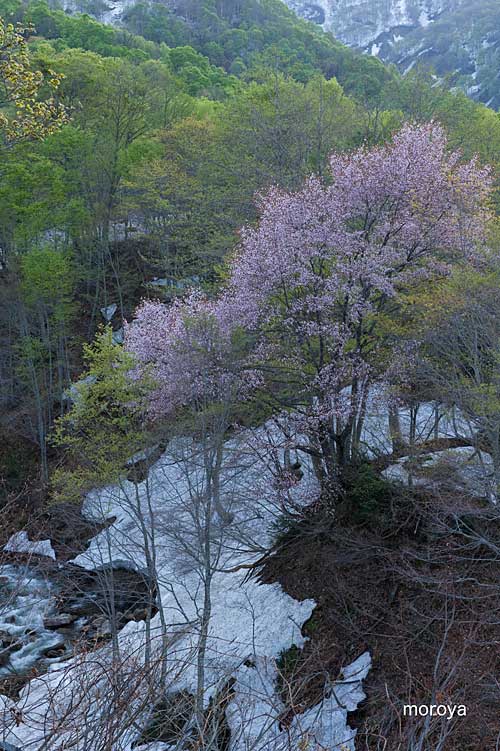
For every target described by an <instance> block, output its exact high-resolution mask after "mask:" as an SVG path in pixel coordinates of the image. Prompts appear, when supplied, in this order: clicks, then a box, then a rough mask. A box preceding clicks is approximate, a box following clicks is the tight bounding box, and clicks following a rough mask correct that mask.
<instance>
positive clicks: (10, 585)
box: [0, 565, 65, 677]
mask: <svg viewBox="0 0 500 751" xmlns="http://www.w3.org/2000/svg"><path fill="white" fill-rule="evenodd" d="M56 592H57V589H56V587H55V585H54V584H53V583H51V582H50V581H49V580H47V579H46V578H44V577H43V575H41V574H40V573H38V572H35V571H34V570H33V569H32V568H30V567H29V566H13V565H7V566H0V641H2V642H3V649H4V650H5V649H7V650H8V651H7V652H5V651H2V649H0V676H2V677H3V676H6V675H9V674H18V675H24V674H26V673H27V672H29V671H30V670H31V668H33V667H34V666H35V665H36V663H37V662H39V661H40V660H42V659H43V660H46V659H47V657H46V655H45V652H46V651H47V650H48V649H50V648H54V647H58V646H60V645H64V643H65V639H64V636H63V635H62V634H60V633H58V632H57V631H51V630H49V629H46V628H45V627H44V618H47V617H48V616H51V615H52V614H54V613H55V595H56ZM53 659H54V658H53Z"/></svg>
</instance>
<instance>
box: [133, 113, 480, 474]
mask: <svg viewBox="0 0 500 751" xmlns="http://www.w3.org/2000/svg"><path fill="white" fill-rule="evenodd" d="M330 168H331V178H332V179H331V182H330V183H328V184H325V183H323V182H322V181H321V180H319V179H318V178H316V177H311V178H309V179H308V180H307V181H306V183H305V185H304V187H303V188H302V189H301V190H300V191H298V192H296V193H288V192H286V191H283V190H281V189H279V188H277V187H275V188H273V189H272V190H270V191H269V192H268V193H267V194H266V195H264V196H260V198H259V206H260V220H259V223H258V225H257V226H251V227H244V228H243V229H242V231H241V244H240V247H239V248H238V250H237V252H236V254H235V256H234V258H233V259H232V261H231V264H230V275H229V281H228V283H227V285H226V287H225V289H223V290H222V292H221V294H220V296H219V298H218V299H216V300H213V301H210V300H207V299H206V298H205V297H204V296H202V295H201V294H200V293H192V294H191V295H190V296H189V297H188V298H187V299H186V300H185V301H183V302H175V303H174V304H173V305H172V306H171V307H168V308H167V307H165V306H163V305H162V304H160V303H157V302H146V303H144V304H143V305H142V306H141V307H140V308H139V310H138V311H137V317H136V320H135V321H134V322H133V324H132V325H131V326H129V327H128V328H127V334H126V344H127V346H128V348H129V349H130V350H131V351H132V352H134V353H135V355H136V356H137V358H138V361H139V363H140V364H141V365H149V366H150V367H151V368H152V372H153V375H154V376H155V378H156V380H157V382H158V384H159V386H158V391H157V394H156V402H155V406H154V409H155V412H156V413H157V414H168V413H169V412H171V411H172V410H174V409H175V408H176V407H178V406H179V405H182V404H186V403H188V402H189V401H190V400H194V399H196V398H199V396H200V395H201V394H202V393H203V394H205V396H206V395H207V394H209V395H210V394H212V395H213V396H214V398H216V395H217V393H219V392H220V390H221V389H224V388H227V386H228V383H230V384H231V388H233V389H236V391H235V393H236V392H238V393H239V395H240V396H241V395H243V394H244V393H246V394H248V392H249V390H251V389H252V388H253V387H255V386H256V385H257V384H258V385H261V383H262V381H261V380H259V377H258V374H257V371H258V370H259V368H260V371H261V372H262V373H263V374H265V378H266V379H267V382H268V383H269V381H273V386H272V388H271V392H272V395H273V398H276V403H277V409H280V408H283V407H284V408H285V409H289V408H293V409H295V410H298V413H297V414H300V415H301V418H302V421H303V427H304V429H305V431H306V432H307V429H308V427H309V432H310V434H311V436H312V439H311V440H312V441H313V442H315V444H316V446H317V447H318V452H319V454H321V452H323V453H324V452H330V454H331V455H330V456H329V457H325V456H324V457H323V459H324V465H325V467H324V469H325V472H326V473H327V474H328V473H330V474H331V467H332V466H335V464H337V465H338V463H339V462H340V461H342V462H345V461H348V460H349V457H351V456H352V455H353V452H354V451H355V450H356V449H355V447H356V440H359V435H360V426H359V421H360V420H362V419H363V415H364V400H365V398H366V394H367V390H368V387H369V384H370V380H371V379H373V378H374V377H379V378H380V377H382V376H383V373H382V372H381V370H380V363H379V362H378V360H377V356H376V355H377V352H378V349H379V347H380V345H381V337H382V334H381V333H380V330H379V327H378V325H377V321H378V318H377V317H378V316H379V315H380V314H382V313H384V312H385V311H386V310H387V308H388V304H389V303H391V305H392V307H393V308H394V303H397V298H398V295H399V294H401V292H402V291H404V290H405V289H408V288H409V287H410V286H411V285H412V284H413V283H416V282H418V283H421V282H422V280H425V279H429V278H433V277H436V276H437V275H442V274H446V273H448V271H449V270H450V268H451V265H452V264H454V263H463V264H467V263H470V262H471V260H472V259H474V258H477V257H480V256H481V253H482V251H483V248H484V243H485V230H486V225H487V221H488V219H489V213H488V209H487V200H488V197H489V195H490V191H491V178H490V174H489V171H488V170H487V169H483V168H480V167H479V166H478V165H477V163H476V162H475V161H472V162H469V163H467V164H461V163H460V155H459V154H458V153H452V154H450V153H448V152H447V143H446V136H445V134H444V131H443V130H442V128H441V127H440V126H438V125H436V124H433V123H431V124H428V125H421V126H413V125H406V126H404V127H403V129H402V130H401V131H400V132H399V133H397V134H396V135H395V137H394V139H393V141H392V142H391V143H389V144H387V145H384V146H381V147H377V148H374V149H371V150H368V149H365V148H363V149H359V150H358V151H356V152H354V153H352V154H347V155H345V154H333V155H332V157H331V159H330ZM237 329H241V330H244V331H246V332H248V333H250V332H251V333H252V343H253V357H252V358H251V359H250V360H247V361H246V362H247V366H248V363H252V368H253V370H252V369H250V368H249V370H248V371H247V370H246V369H245V367H244V366H243V367H242V360H241V359H239V361H238V363H239V364H238V368H237V369H236V370H235V369H234V368H233V367H232V366H231V364H230V363H234V351H233V350H232V346H233V335H234V332H235V331H236V330H237ZM259 361H260V362H259ZM243 373H248V375H246V376H245V377H243V375H242V374H243ZM270 374H274V375H271V376H270ZM263 377H264V376H263ZM276 383H278V384H279V385H278V386H277V385H276ZM308 421H309V422H308ZM314 436H316V437H315V438H314ZM335 452H337V453H338V456H335ZM340 456H341V457H342V458H341V459H340V458H339V457H340ZM318 461H319V460H318ZM329 482H330V484H331V482H332V477H330V479H329Z"/></svg>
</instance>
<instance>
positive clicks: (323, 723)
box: [227, 652, 371, 751]
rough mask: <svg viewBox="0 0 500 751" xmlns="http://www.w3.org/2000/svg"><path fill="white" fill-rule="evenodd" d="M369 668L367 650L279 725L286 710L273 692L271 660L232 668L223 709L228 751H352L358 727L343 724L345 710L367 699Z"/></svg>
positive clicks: (275, 671) (275, 677)
mask: <svg viewBox="0 0 500 751" xmlns="http://www.w3.org/2000/svg"><path fill="white" fill-rule="evenodd" d="M370 667H371V658H370V654H369V653H368V652H365V653H364V654H362V655H361V656H360V657H358V659H357V660H355V661H354V662H353V663H352V664H351V665H349V666H347V667H346V668H344V669H343V670H342V675H343V679H342V680H339V681H335V682H334V683H333V684H332V685H331V686H330V689H329V690H327V696H326V697H325V699H324V700H323V701H322V702H321V703H320V704H318V705H317V706H315V707H312V708H311V709H308V710H307V711H305V712H304V713H303V714H298V715H296V716H295V717H294V719H293V720H292V722H291V723H290V725H289V727H287V728H285V727H284V726H282V725H281V724H280V715H282V714H284V713H285V711H286V708H285V706H284V704H283V703H282V700H281V699H280V697H279V696H278V694H277V693H276V679H277V670H276V665H275V663H274V662H270V661H268V660H259V661H258V662H256V663H255V664H254V665H249V666H242V667H241V668H240V669H239V670H238V671H237V672H236V684H235V693H236V696H235V698H234V699H233V701H232V702H231V703H230V705H229V708H228V712H227V718H228V721H229V726H230V728H231V745H230V751H248V749H255V750H257V749H262V751H264V749H266V751H289V749H293V750H294V751H298V749H316V748H318V749H322V750H324V751H338V749H340V748H342V749H343V751H354V748H355V747H354V738H355V735H356V731H355V730H353V729H352V728H350V727H349V725H348V724H347V714H348V712H352V711H354V710H355V709H356V708H357V706H358V705H359V703H360V702H361V701H363V699H364V698H365V694H364V692H363V689H362V681H363V680H364V679H365V678H366V676H367V675H368V672H369V670H370ZM284 724H285V723H283V725H284Z"/></svg>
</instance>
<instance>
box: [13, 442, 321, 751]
mask: <svg viewBox="0 0 500 751" xmlns="http://www.w3.org/2000/svg"><path fill="white" fill-rule="evenodd" d="M254 438H255V435H254V434H253V435H252V439H254ZM260 438H262V440H263V437H260ZM259 440H260V439H259ZM226 449H227V451H226V458H225V463H224V467H223V472H222V477H221V483H220V498H221V503H222V504H223V505H224V507H225V509H226V511H227V513H228V514H230V515H231V521H226V522H223V521H222V520H221V518H219V516H218V515H217V514H215V513H214V515H213V520H212V521H213V524H212V529H211V532H210V534H211V550H212V553H211V555H212V556H213V558H212V562H213V565H214V571H213V576H212V581H211V587H210V591H211V617H210V624H209V629H208V637H207V645H206V658H205V679H204V687H205V703H206V704H208V701H209V699H210V697H211V696H213V695H214V694H215V693H216V692H217V691H218V690H219V689H220V687H221V685H224V684H225V683H227V680H228V679H229V678H230V677H231V676H233V675H234V674H235V672H236V671H237V670H238V669H239V668H240V667H241V665H242V664H243V663H244V662H245V661H246V660H247V659H251V660H252V661H256V662H262V661H272V660H273V659H275V658H276V657H278V655H279V654H280V653H281V652H282V651H283V650H285V649H288V648H289V647H290V646H291V645H292V644H295V645H297V646H299V647H301V646H302V645H303V644H304V642H305V638H304V637H303V636H302V633H301V626H302V624H303V623H304V622H305V621H306V620H308V618H309V617H310V616H311V614H312V611H313V609H314V607H315V603H314V602H313V601H312V600H305V601H303V602H297V601H296V600H294V599H293V598H292V597H290V596H289V595H287V594H286V593H285V592H283V590H282V589H281V587H280V586H279V584H276V583H274V584H260V583H258V581H257V580H256V579H255V578H248V577H247V575H248V573H249V568H248V566H249V565H251V564H252V563H254V562H255V561H256V560H258V559H259V558H260V557H261V556H262V554H263V553H264V552H265V551H266V549H267V547H268V545H269V542H270V540H271V539H272V538H273V537H274V535H275V529H274V526H273V525H275V523H276V521H277V519H278V518H279V515H280V512H281V507H280V504H279V502H278V500H277V497H276V492H275V489H274V479H275V478H274V477H273V474H272V471H271V470H270V467H272V466H273V463H272V461H271V460H270V457H269V456H268V455H267V456H266V455H265V449H264V450H263V452H261V453H260V454H259V453H256V452H255V451H254V450H253V449H251V448H250V447H249V444H248V442H246V441H245V439H244V438H240V439H238V440H235V441H232V442H230V443H228V444H227V446H226ZM192 454H193V445H192V444H190V443H189V442H186V441H183V440H178V441H173V442H172V443H171V444H170V446H169V449H168V451H166V452H165V454H163V456H162V457H161V458H160V459H159V460H158V461H157V462H156V463H155V464H154V465H153V467H152V468H151V470H150V473H149V477H148V478H147V479H146V480H145V481H144V482H143V483H141V484H139V485H137V486H136V485H134V484H133V483H130V482H128V481H126V480H124V481H123V482H122V483H121V485H120V486H115V487H108V488H104V489H102V490H99V491H94V492H93V493H91V494H90V495H89V496H88V498H87V500H86V503H85V506H84V513H85V515H86V516H87V517H88V518H91V519H94V520H100V521H103V520H105V519H108V518H109V517H110V516H116V520H115V521H114V522H113V523H112V524H111V525H110V526H108V527H107V528H106V529H105V530H103V531H102V532H101V533H100V534H98V535H97V536H96V537H95V538H93V540H92V541H91V544H90V546H89V548H88V550H87V551H85V553H83V554H81V555H79V556H78V557H77V558H76V559H75V561H74V562H75V563H76V564H78V565H81V566H83V567H85V568H88V569H95V568H98V567H99V566H101V565H102V564H104V563H108V562H112V563H115V564H118V563H119V564H120V565H121V566H122V565H124V564H125V565H130V566H133V567H134V568H136V569H145V568H146V567H147V562H148V553H150V552H151V550H152V549H153V548H154V553H155V557H156V569H157V576H158V584H159V597H160V600H161V609H162V613H163V617H164V619H165V621H166V623H167V625H168V628H167V636H168V651H167V664H168V677H167V684H168V689H169V690H170V691H176V690H179V689H186V690H188V691H190V692H194V691H195V689H196V680H197V661H196V655H197V649H198V645H199V639H200V614H201V613H202V612H203V606H204V601H203V594H204V587H203V562H202V561H200V560H199V559H197V557H196V555H194V557H193V554H192V553H193V550H194V549H195V548H196V545H197V544H198V543H197V539H198V538H197V532H196V525H195V522H196V514H193V509H194V510H197V509H198V510H199V508H200V499H203V496H204V492H205V487H204V473H203V456H202V455H201V456H199V457H196V456H195V457H194V458H193V456H192ZM304 469H305V476H304V478H303V479H302V480H301V482H300V483H299V485H298V486H297V487H296V488H294V490H293V493H294V501H295V502H296V503H298V504H300V503H301V500H302V499H304V500H305V499H306V498H308V496H309V493H310V491H311V489H312V486H314V485H315V480H314V478H313V477H312V475H311V473H310V472H309V470H308V468H307V466H306V464H304ZM193 524H194V525H195V526H194V527H193ZM153 543H154V544H153ZM193 546H194V548H193ZM160 627H161V619H160V614H158V615H157V616H156V617H155V618H154V619H153V620H152V622H151V624H150V635H151V637H152V641H153V647H152V651H153V654H156V653H157V651H158V650H159V649H160V631H161V628H160ZM147 638H148V632H147V624H146V623H145V622H143V621H142V622H135V621H131V622H129V623H128V624H127V625H126V626H125V627H124V628H123V629H122V630H121V631H120V633H119V636H118V640H119V648H120V652H121V654H123V655H129V656H131V665H130V668H127V669H130V675H131V676H132V680H135V679H136V677H137V676H138V675H140V669H137V667H136V664H137V665H140V664H141V659H142V658H143V656H144V654H145V650H144V646H145V643H146V640H147ZM111 656H112V653H111V648H110V647H108V646H105V647H101V648H100V649H99V650H96V651H95V652H92V653H90V654H89V655H88V657H87V658H79V661H78V660H77V659H76V658H75V659H74V660H72V661H68V662H66V663H65V664H64V665H59V666H54V669H51V670H50V671H49V672H48V673H47V674H46V675H44V676H42V677H41V678H38V679H36V680H32V681H31V682H30V683H29V684H28V685H27V686H26V687H25V688H24V689H23V690H22V692H21V695H20V698H19V701H18V702H12V701H10V700H8V699H6V698H3V699H2V701H3V710H4V717H5V718H7V719H10V718H11V717H12V712H18V713H19V712H20V715H19V716H20V717H22V719H21V721H20V722H19V723H18V724H16V723H14V722H10V723H9V725H8V728H9V732H8V733H7V735H6V737H5V740H6V741H9V742H11V743H13V744H14V745H18V746H21V747H23V748H25V747H26V748H28V745H27V744H28V743H29V748H30V751H36V750H37V749H38V748H40V747H41V746H42V745H43V741H44V738H45V737H46V734H47V728H49V727H51V723H52V727H53V728H55V730H54V732H55V735H54V742H53V745H50V744H49V746H48V749H49V750H50V751H52V749H53V748H54V749H55V748H59V747H60V746H61V745H64V743H67V744H68V745H71V747H72V748H73V749H74V751H87V749H88V748H91V747H92V748H93V746H90V742H89V740H88V736H89V734H90V733H91V732H92V727H93V725H94V724H95V723H96V720H97V718H98V715H99V712H100V711H101V710H100V709H99V707H101V706H102V702H103V701H105V700H106V698H107V696H108V695H111V691H110V689H109V684H107V683H106V680H107V676H104V675H103V678H102V680H96V679H93V678H92V674H93V673H92V671H94V674H95V671H96V670H97V669H98V668H97V666H105V665H107V664H110V661H111ZM82 660H83V662H82ZM134 660H135V661H136V664H134ZM104 672H105V671H103V673H104ZM130 683H131V681H130V682H129V683H128V684H126V685H129V684H130ZM141 690H142V689H141ZM75 692H76V694H77V695H78V697H79V698H78V701H77V700H76V699H75ZM72 693H73V696H72ZM140 693H141V691H139V694H140ZM142 693H144V692H143V691H142ZM137 701H138V699H137V696H136V695H134V697H132V698H131V700H130V701H129V702H124V704H125V705H127V710H129V709H130V707H132V706H133V705H134V702H137ZM71 703H73V705H75V706H77V707H78V710H77V711H78V712H79V713H80V714H79V717H78V719H77V720H76V721H74V720H73V721H72V722H71V723H69V722H68V723H67V725H65V723H64V721H63V722H61V718H64V715H65V713H66V712H67V709H68V707H69V706H70V704H71ZM105 711H106V710H105V709H104V707H103V709H102V712H105ZM130 711H131V710H130ZM145 720H146V714H144V716H143V721H145ZM79 723H82V728H83V727H84V729H85V733H84V732H83V729H82V735H81V737H80V736H79V735H78V733H79V732H80V729H79ZM1 725H2V705H1V703H0V726H1ZM134 725H135V726H134V728H131V729H130V730H129V731H127V732H125V733H123V735H122V736H121V737H120V740H119V741H116V743H115V744H114V745H113V751H129V750H130V748H131V744H132V743H133V742H134V741H136V740H137V736H138V731H137V722H135V723H134ZM0 737H1V735H0ZM56 739H57V742H56Z"/></svg>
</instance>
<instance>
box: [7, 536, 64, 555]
mask: <svg viewBox="0 0 500 751" xmlns="http://www.w3.org/2000/svg"><path fill="white" fill-rule="evenodd" d="M3 549H4V550H5V551H6V552H7V553H28V554H29V555H44V556H46V557H47V558H52V559H53V560H54V561H55V559H56V553H55V550H54V548H53V547H52V543H51V542H50V540H37V541H36V542H31V541H30V539H29V537H28V534H27V533H26V532H16V533H15V534H14V535H12V537H11V538H10V539H9V541H8V542H7V544H6V545H4V548H3Z"/></svg>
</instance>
